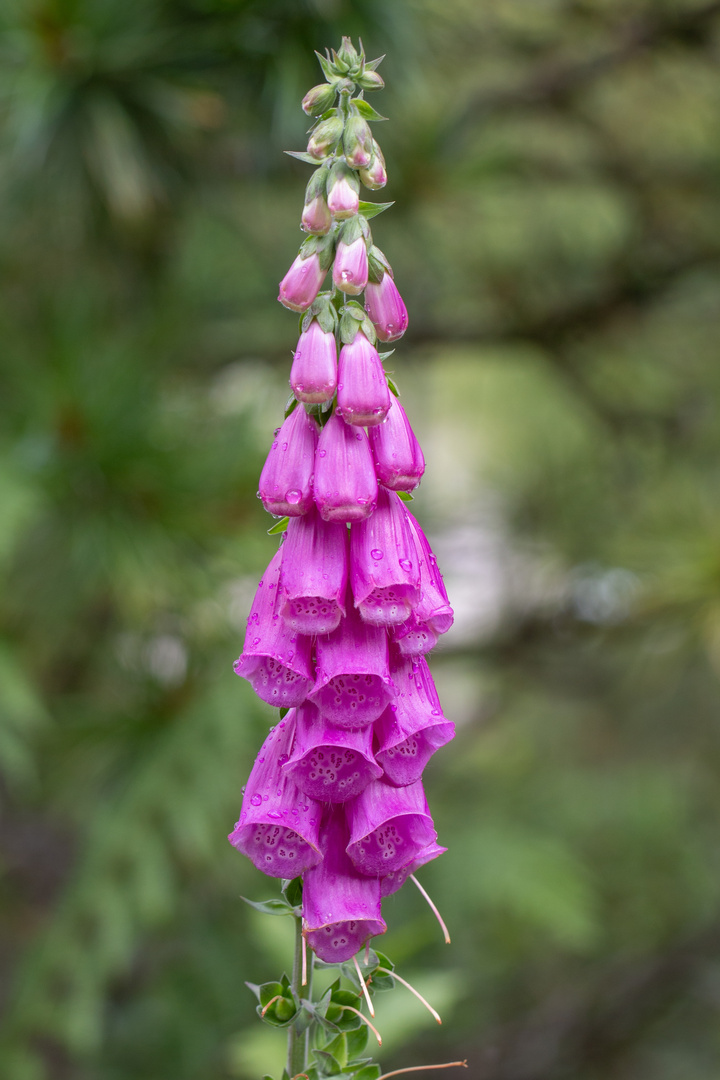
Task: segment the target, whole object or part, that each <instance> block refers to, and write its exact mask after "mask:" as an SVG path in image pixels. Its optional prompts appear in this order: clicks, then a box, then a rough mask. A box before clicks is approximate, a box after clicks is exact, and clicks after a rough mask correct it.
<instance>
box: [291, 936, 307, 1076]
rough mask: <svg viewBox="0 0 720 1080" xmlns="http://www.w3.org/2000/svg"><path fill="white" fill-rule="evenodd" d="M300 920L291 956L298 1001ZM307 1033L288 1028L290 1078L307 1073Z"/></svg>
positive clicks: (293, 983)
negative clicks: (293, 951)
mask: <svg viewBox="0 0 720 1080" xmlns="http://www.w3.org/2000/svg"><path fill="white" fill-rule="evenodd" d="M301 980H302V918H301V917H300V916H296V918H295V953H294V956H293V970H292V988H293V990H294V992H295V994H296V995H297V997H298V999H299V998H300V997H301V996H302V987H301V985H300V984H301ZM308 1034H309V1033H308V1032H307V1031H304V1032H302V1034H300V1033H299V1032H298V1031H297V1029H296V1027H295V1024H291V1025H290V1027H289V1028H288V1056H287V1071H288V1073H289V1074H290V1077H291V1078H292V1077H293V1076H297V1075H298V1073H304V1072H306V1071H307V1054H308Z"/></svg>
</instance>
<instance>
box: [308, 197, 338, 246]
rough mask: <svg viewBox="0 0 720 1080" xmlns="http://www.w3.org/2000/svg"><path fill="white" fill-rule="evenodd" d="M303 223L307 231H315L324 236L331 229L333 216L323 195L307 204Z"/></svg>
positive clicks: (316, 233)
mask: <svg viewBox="0 0 720 1080" xmlns="http://www.w3.org/2000/svg"><path fill="white" fill-rule="evenodd" d="M301 224H302V228H303V229H304V230H305V232H308V233H314V234H315V235H317V236H324V235H325V233H326V232H328V231H329V229H330V226H331V225H332V216H331V214H330V210H329V209H328V204H327V202H326V201H325V199H324V198H323V197H322V195H317V196H316V197H315V198H314V199H312V200H311V201H310V202H309V203H308V204H307V205H306V207H305V209H304V210H303V213H302V222H301Z"/></svg>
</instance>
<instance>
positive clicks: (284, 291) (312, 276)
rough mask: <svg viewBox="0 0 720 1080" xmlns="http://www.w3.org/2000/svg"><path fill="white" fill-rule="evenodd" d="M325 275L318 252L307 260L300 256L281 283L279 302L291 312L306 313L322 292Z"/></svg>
mask: <svg viewBox="0 0 720 1080" xmlns="http://www.w3.org/2000/svg"><path fill="white" fill-rule="evenodd" d="M310 242H311V241H307V243H310ZM325 274H326V271H325V270H323V268H322V267H321V266H320V259H319V257H318V254H317V252H313V254H312V255H308V257H307V258H306V259H304V258H303V257H302V255H298V257H297V258H296V259H295V262H294V263H293V264H292V266H291V267H290V269H289V270H288V272H287V274H286V275H285V277H284V278H283V279H282V281H281V282H280V293H279V295H278V300H279V301H280V303H281V304H282V305H283V306H284V307H286V308H290V310H291V311H306V310H307V309H308V308H309V307H310V305H311V304H312V302H313V300H314V299H315V297H316V296H317V294H318V293H319V292H320V286H321V285H322V283H323V281H324V280H325Z"/></svg>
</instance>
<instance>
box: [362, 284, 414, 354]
mask: <svg viewBox="0 0 720 1080" xmlns="http://www.w3.org/2000/svg"><path fill="white" fill-rule="evenodd" d="M365 310H366V311H367V313H368V315H369V316H370V319H371V321H372V324H373V326H374V327H375V332H376V334H377V336H378V337H379V338H380V340H381V341H397V339H398V338H401V337H402V336H403V334H404V333H405V331H406V330H407V326H408V313H407V308H406V307H405V304H404V302H403V298H402V296H401V295H400V293H399V292H398V288H397V285H396V284H395V282H394V281H393V279H392V278H391V277H390V274H387V273H386V274H384V275H383V279H382V281H381V282H380V283H379V284H377V285H376V284H375V283H374V282H372V281H369V282H368V285H367V288H366V290H365Z"/></svg>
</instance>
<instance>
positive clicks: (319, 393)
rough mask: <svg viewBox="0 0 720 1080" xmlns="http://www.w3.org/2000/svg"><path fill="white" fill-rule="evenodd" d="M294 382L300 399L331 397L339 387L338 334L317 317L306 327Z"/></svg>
mask: <svg viewBox="0 0 720 1080" xmlns="http://www.w3.org/2000/svg"><path fill="white" fill-rule="evenodd" d="M290 386H291V387H292V391H293V393H294V395H295V397H296V398H297V399H298V401H308V402H312V403H317V402H320V401H329V400H330V398H331V397H332V396H333V394H334V393H335V388H336V387H337V346H336V344H335V335H334V334H332V333H330V334H326V333H325V331H324V330H323V328H322V327H321V326H320V323H319V322H318V321H317V319H313V321H312V322H311V323H310V325H309V326H308V328H307V330H303V332H302V333H301V334H300V340H299V341H298V344H297V349H296V350H295V354H294V356H293V363H292V368H291V370H290Z"/></svg>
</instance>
